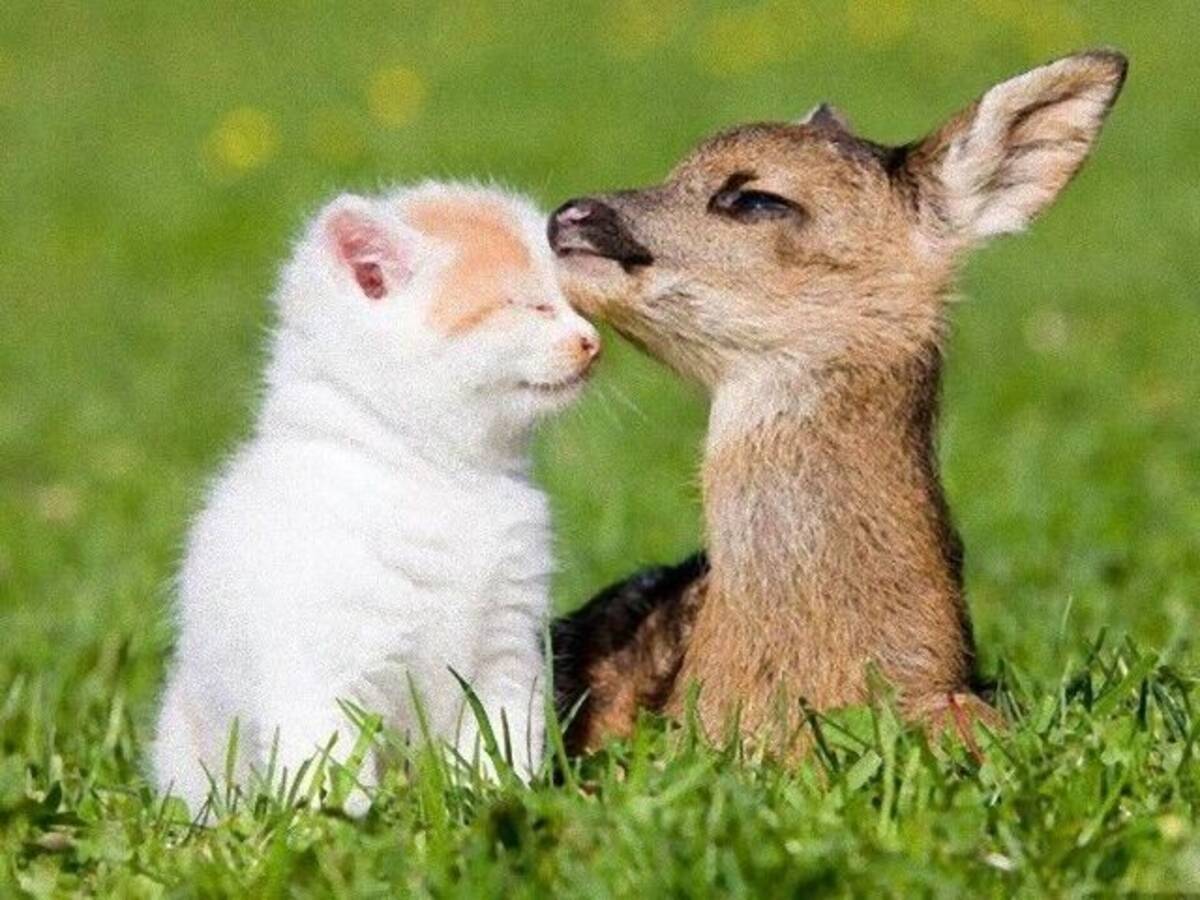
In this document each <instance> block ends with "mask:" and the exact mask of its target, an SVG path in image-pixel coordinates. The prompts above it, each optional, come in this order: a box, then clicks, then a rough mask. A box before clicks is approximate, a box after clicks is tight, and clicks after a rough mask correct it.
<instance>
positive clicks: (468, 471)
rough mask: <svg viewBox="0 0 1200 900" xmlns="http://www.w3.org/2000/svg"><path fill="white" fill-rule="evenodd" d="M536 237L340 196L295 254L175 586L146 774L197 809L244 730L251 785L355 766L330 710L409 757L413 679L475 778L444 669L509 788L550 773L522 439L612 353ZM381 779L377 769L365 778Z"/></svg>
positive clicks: (535, 534)
mask: <svg viewBox="0 0 1200 900" xmlns="http://www.w3.org/2000/svg"><path fill="white" fill-rule="evenodd" d="M543 222H544V219H543V217H542V215H541V214H540V213H539V212H538V211H537V210H536V209H534V208H533V207H532V206H531V205H530V204H529V203H527V202H526V201H524V200H522V199H520V198H517V197H514V196H511V195H507V194H503V193H500V192H497V191H494V190H485V189H481V188H474V187H465V186H456V185H437V184H428V185H423V186H420V187H417V188H412V189H405V190H399V191H396V192H395V193H392V194H390V195H387V196H384V197H380V198H374V199H367V198H362V197H355V196H343V197H340V198H339V199H337V200H335V201H334V202H333V203H332V204H330V205H329V207H328V208H326V209H325V210H324V211H322V212H321V213H320V214H319V215H318V216H317V217H316V219H315V221H314V222H313V223H312V225H311V226H310V227H309V229H308V230H307V232H306V233H305V235H304V236H303V238H302V239H301V241H300V243H299V245H298V246H297V248H296V251H295V253H294V256H293V258H292V260H291V262H290V264H289V265H288V266H287V267H286V268H285V270H284V272H283V276H282V283H281V285H280V288H279V290H278V294H277V300H278V305H279V326H278V328H277V329H276V331H275V333H274V337H273V340H272V346H271V358H270V363H269V365H268V368H267V378H266V389H265V396H264V398H263V406H262V411H261V413H260V415H259V417H258V421H257V427H256V429H255V432H254V436H253V437H252V438H251V439H250V440H249V441H248V442H247V443H246V444H245V445H244V446H243V447H241V449H240V450H239V451H238V452H237V453H236V454H235V455H234V457H233V458H232V460H231V461H230V462H229V464H228V465H227V466H226V467H225V470H224V472H223V474H221V476H220V477H219V478H218V479H217V481H216V483H215V484H214V485H213V487H212V490H211V492H210V493H209V496H208V499H207V502H206V503H205V505H204V509H203V511H202V512H201V513H200V516H199V518H198V519H197V520H196V522H195V524H194V526H193V528H192V530H191V534H190V536H189V539H188V542H187V550H186V557H185V559H184V563H183V568H182V571H181V573H180V580H179V601H178V615H179V641H178V648H177V651H176V655H175V661H174V666H173V668H172V671H171V673H170V677H169V680H168V683H167V687H166V692H165V695H164V700H163V707H162V712H161V716H160V719H159V724H158V733H157V739H156V743H155V747H154V752H153V765H154V774H155V777H156V780H157V783H158V785H159V787H160V789H162V790H163V791H166V790H167V789H168V788H170V789H171V790H172V791H173V792H174V794H175V795H176V796H182V797H183V799H184V800H186V801H187V802H188V804H189V806H190V807H191V808H192V810H193V811H195V810H197V809H198V808H199V807H200V805H201V804H202V803H203V801H204V798H205V797H206V796H207V793H208V790H209V780H208V776H207V775H206V774H205V768H207V770H208V772H209V773H211V774H212V775H213V777H218V776H219V775H220V774H221V773H222V772H223V770H224V759H225V753H226V747H227V741H228V736H229V733H230V727H231V725H232V722H233V720H234V718H235V717H236V718H237V720H238V722H239V731H240V734H239V745H240V749H241V752H240V754H239V758H238V765H237V777H238V778H239V779H244V778H246V777H247V776H248V775H249V773H250V770H251V769H252V768H253V769H257V770H258V771H259V772H260V773H261V772H263V771H264V770H265V766H266V763H267V760H268V756H269V755H270V753H271V748H272V742H273V738H274V735H275V732H276V729H278V757H277V766H286V767H287V770H288V772H289V773H290V774H292V775H294V774H295V773H296V771H297V769H298V767H299V766H300V764H301V762H302V761H303V760H306V759H309V758H310V757H313V756H314V755H315V754H316V753H317V752H318V751H319V749H320V748H321V747H323V746H324V745H325V744H326V743H327V742H328V740H329V739H330V737H331V736H332V735H333V734H335V733H338V734H339V736H338V739H337V742H336V744H335V749H334V751H333V753H332V756H333V757H334V758H335V759H344V758H345V756H346V755H347V754H348V753H349V751H350V749H351V747H352V746H353V744H354V741H355V737H356V735H355V733H354V729H353V727H351V726H350V723H349V722H348V721H347V720H346V718H345V716H344V714H343V713H342V711H341V710H340V708H339V705H338V700H339V699H346V700H350V701H352V702H354V703H357V704H359V705H361V706H362V707H364V708H366V709H368V710H372V711H375V712H379V713H381V714H382V715H383V716H384V717H385V722H386V724H387V725H388V726H390V727H391V728H394V729H396V730H398V731H400V732H401V733H406V732H407V733H409V734H411V735H414V736H416V734H417V732H418V729H417V723H416V717H415V713H414V709H413V706H412V703H411V702H410V696H411V692H410V688H409V681H408V679H409V678H410V677H411V679H412V681H413V683H414V684H415V685H416V688H417V690H418V692H419V695H420V697H421V699H422V702H423V705H424V707H425V711H426V713H427V714H428V717H429V724H430V727H431V729H432V730H433V732H434V733H435V734H436V735H437V736H438V737H440V738H442V739H445V740H447V741H449V742H451V743H454V742H457V747H458V749H459V751H460V752H461V753H462V754H463V755H464V756H465V757H466V758H468V759H471V758H472V757H473V756H474V754H475V753H476V748H477V738H478V731H477V726H476V721H475V718H474V717H473V716H472V715H471V712H470V710H469V709H467V710H465V714H464V700H465V697H464V693H463V691H462V689H461V688H460V686H459V685H458V683H457V682H456V681H455V679H454V677H453V676H452V674H451V672H450V669H451V668H453V670H454V671H456V672H458V673H459V674H461V675H462V676H463V677H464V678H465V679H466V680H467V681H469V682H470V683H471V684H472V686H473V687H474V690H475V691H476V692H477V693H478V695H479V697H480V699H481V701H482V702H483V705H484V707H485V708H486V710H487V712H488V714H489V718H490V720H491V722H492V724H493V726H494V727H495V729H496V731H497V733H498V734H499V733H500V722H501V710H503V714H504V718H505V720H506V721H507V724H508V730H509V733H510V735H511V739H512V746H513V753H514V757H515V762H516V764H517V766H518V770H519V771H521V772H523V773H525V774H528V773H530V772H532V771H534V770H536V769H537V767H538V765H539V764H540V762H541V759H542V747H543V733H542V731H543V705H542V704H543V686H544V679H543V672H542V668H543V666H542V661H543V658H542V651H541V635H542V626H543V623H544V621H545V619H546V616H547V614H548V587H549V580H550V573H551V548H550V523H549V517H548V511H547V505H546V499H545V497H544V496H543V494H542V493H541V492H540V491H539V490H538V489H537V488H536V487H535V486H534V485H533V484H532V483H531V481H530V478H529V453H528V447H529V439H530V433H531V429H532V427H533V425H534V423H535V421H536V420H537V419H538V418H539V417H540V416H541V415H543V414H545V413H547V412H549V411H551V410H555V409H558V408H561V407H563V406H565V405H566V404H567V403H568V402H569V401H570V400H571V399H572V398H573V397H574V396H575V394H576V393H577V392H578V389H579V385H580V384H581V381H582V379H583V376H584V375H585V374H586V372H587V370H588V367H589V366H590V364H591V362H592V360H593V358H594V357H595V355H596V352H597V350H598V348H599V338H598V336H597V334H596V331H595V329H593V328H592V326H591V325H589V324H588V323H587V322H586V321H584V320H583V319H582V318H580V317H579V316H578V315H576V314H575V313H574V312H573V311H572V310H571V309H570V308H569V307H568V306H567V304H566V301H565V300H564V299H563V297H562V295H561V293H560V292H559V289H558V286H557V284H556V281H555V278H554V273H553V263H552V259H551V256H550V253H549V250H548V248H547V245H546V241H545V239H544V237H543V227H544V226H543ZM277 771H278V768H277ZM376 774H377V773H376V772H375V762H374V760H369V761H368V764H367V765H366V766H364V771H363V772H362V773H361V774H360V780H361V781H363V782H364V783H367V784H370V783H372V781H373V779H374V778H375V777H376ZM350 806H351V807H352V808H353V809H354V811H356V812H360V811H363V810H364V809H365V806H366V798H365V797H364V796H363V795H362V794H361V793H359V794H358V795H357V796H355V797H352V798H351V803H350Z"/></svg>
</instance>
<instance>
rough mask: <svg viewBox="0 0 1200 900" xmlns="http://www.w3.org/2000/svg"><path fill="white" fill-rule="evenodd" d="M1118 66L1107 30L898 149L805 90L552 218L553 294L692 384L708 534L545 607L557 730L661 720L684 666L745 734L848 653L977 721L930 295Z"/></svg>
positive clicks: (709, 721)
mask: <svg viewBox="0 0 1200 900" xmlns="http://www.w3.org/2000/svg"><path fill="white" fill-rule="evenodd" d="M1126 66H1127V61H1126V59H1125V57H1124V56H1122V55H1121V54H1119V53H1116V52H1113V51H1108V50H1099V51H1093V52H1086V53H1081V54H1077V55H1074V56H1069V57H1066V58H1063V59H1060V60H1057V61H1055V62H1052V63H1050V64H1048V65H1044V66H1042V67H1040V68H1036V69H1033V70H1032V71H1029V72H1026V73H1025V74H1022V75H1020V76H1017V77H1015V78H1012V79H1011V80H1008V81H1005V82H1003V83H1000V84H998V85H996V86H995V87H993V88H991V89H990V90H989V91H987V93H985V94H984V95H983V96H982V97H981V98H980V99H979V100H977V101H976V102H974V103H972V104H971V105H970V106H968V107H967V108H965V109H963V110H962V111H961V112H959V113H958V114H957V115H955V116H954V117H952V118H951V119H949V120H948V121H947V122H946V123H945V124H943V125H942V126H941V127H939V128H938V129H937V130H936V131H934V132H933V133H932V134H931V135H929V136H928V137H926V138H924V139H923V140H919V141H916V142H914V143H911V144H907V145H904V146H900V147H889V146H882V145H880V144H876V143H873V142H871V141H869V140H865V139H863V138H861V137H858V136H856V135H855V134H854V133H853V132H852V131H851V130H850V128H849V126H848V125H847V123H846V121H845V119H844V118H843V117H842V116H841V115H840V114H839V113H837V112H836V111H835V110H833V109H832V108H831V107H829V106H827V105H824V104H823V105H821V106H819V107H817V108H816V109H815V110H813V111H812V112H811V113H810V114H809V115H808V117H807V118H805V119H804V120H803V121H800V122H797V123H790V124H753V125H745V126H742V127H737V128H734V129H732V130H729V131H726V132H724V133H722V134H718V135H717V136H715V137H713V138H711V139H709V140H706V141H704V142H703V143H702V144H700V146H699V147H697V148H696V149H695V150H694V151H693V152H692V153H690V154H689V155H688V156H687V157H686V158H685V159H684V160H683V161H682V162H681V163H680V164H679V165H678V166H677V167H676V168H675V170H674V171H673V172H672V173H671V174H670V176H669V177H668V178H667V180H666V181H665V182H663V183H662V184H658V185H655V186H652V187H647V188H643V189H639V190H628V191H620V192H616V193H610V194H601V195H595V196H591V197H586V198H581V199H576V200H572V201H570V202H568V203H566V204H564V205H563V206H562V207H560V208H559V209H558V210H557V211H556V212H555V213H554V214H553V215H552V217H551V219H550V222H549V226H548V236H549V240H550V244H551V246H552V247H553V249H554V251H555V253H556V254H557V256H558V260H559V275H560V281H561V283H562V284H563V286H564V289H565V291H566V292H567V295H568V298H569V299H570V300H571V301H572V302H573V303H574V304H575V305H576V306H577V307H578V308H580V309H581V310H582V311H583V312H584V313H585V314H590V315H594V316H598V317H600V318H602V319H604V320H606V321H607V322H609V323H610V324H611V325H612V326H613V327H614V328H615V329H616V330H617V331H619V332H620V333H622V334H623V335H625V336H626V337H627V338H629V339H630V340H632V341H633V342H635V343H637V344H639V345H641V346H642V347H643V348H644V349H646V350H647V351H648V352H649V353H651V354H652V355H654V356H656V357H658V358H659V359H661V360H663V361H664V362H666V363H667V364H668V365H669V366H671V367H672V368H673V369H675V370H676V371H677V372H679V373H680V374H682V375H683V376H685V377H689V378H692V379H695V380H698V381H699V382H701V383H702V384H703V385H704V386H705V387H706V388H707V389H708V390H709V391H710V393H711V396H712V409H711V415H710V421H709V432H708V437H707V444H706V447H705V453H704V461H703V466H702V489H703V500H704V524H705V541H706V545H707V554H706V555H703V554H702V555H698V556H697V557H695V558H693V559H691V560H689V561H687V562H686V563H684V564H682V565H680V566H676V567H673V568H663V569H656V570H652V571H650V572H646V573H641V574H640V575H637V576H635V577H634V578H633V579H631V580H629V581H627V582H625V583H623V584H618V585H616V586H614V587H612V588H610V589H609V590H607V591H605V592H604V593H602V594H601V595H599V596H598V597H596V598H595V599H593V600H592V601H591V602H590V603H589V604H587V605H586V606H585V607H583V608H582V609H581V610H579V611H578V612H576V613H574V614H573V615H570V616H567V617H565V618H564V619H562V620H560V621H559V622H557V623H556V624H555V627H554V634H553V638H554V641H555V653H556V666H555V668H556V679H557V683H558V689H559V702H560V706H561V708H562V709H563V710H564V711H565V710H567V709H570V708H572V707H574V706H575V705H576V704H577V703H579V702H580V700H581V698H583V699H582V703H581V705H580V706H579V709H578V713H577V715H576V718H575V719H574V721H573V722H572V723H571V726H570V729H569V732H568V737H569V742H570V744H571V745H572V748H573V749H576V750H578V749H583V748H588V747H593V746H595V745H596V744H598V743H599V742H600V741H601V740H602V739H603V738H605V737H606V736H608V735H619V734H623V733H626V732H628V731H629V729H630V728H631V727H632V724H633V721H634V718H635V716H636V713H637V710H638V709H639V708H643V707H644V708H648V709H653V710H660V711H663V712H665V713H667V714H669V715H672V714H674V715H677V714H678V713H680V712H681V710H682V706H683V701H684V696H685V692H686V689H687V685H688V684H689V683H692V682H697V683H699V685H700V693H699V700H698V704H699V706H698V711H699V714H700V719H701V722H702V724H703V725H704V727H705V729H706V730H707V731H709V732H710V733H712V732H713V731H714V730H715V729H718V728H720V727H721V726H722V724H723V723H725V722H727V721H729V717H730V716H732V715H734V714H735V713H736V714H738V715H739V716H740V724H741V727H742V728H743V729H746V730H747V731H748V732H750V733H752V734H755V733H756V734H758V735H759V736H762V737H766V731H767V729H768V727H769V726H770V724H771V722H772V720H773V718H774V712H775V711H776V710H778V709H780V708H783V709H785V710H786V709H788V708H791V709H793V710H794V709H796V708H797V706H798V703H797V701H798V700H800V699H801V698H803V699H804V700H806V701H807V702H808V703H809V704H811V706H812V707H814V708H816V709H828V708H832V707H837V706H841V705H845V704H851V703H855V702H861V701H862V700H864V699H866V698H867V696H868V678H867V671H868V668H869V665H875V666H877V667H878V669H879V670H880V671H881V673H882V674H883V675H884V676H885V677H886V678H887V679H888V680H889V681H890V682H891V683H892V685H893V686H894V687H895V689H896V692H897V699H898V702H899V704H900V707H901V709H902V711H903V712H904V714H905V715H907V716H908V717H910V718H912V719H914V720H916V721H919V722H923V723H926V724H929V725H931V726H935V727H936V726H938V725H940V724H942V723H944V722H948V721H955V722H956V723H957V724H958V725H959V727H960V729H962V728H965V723H967V722H968V720H969V719H970V718H971V717H975V718H982V719H984V720H990V719H993V717H994V716H995V713H994V711H993V710H992V709H991V707H989V706H988V705H987V704H986V703H985V702H984V701H983V700H982V699H980V698H979V697H978V696H976V694H975V693H974V692H973V691H972V684H973V670H974V647H973V642H972V636H971V627H970V619H969V617H968V612H967V609H966V605H965V602H964V598H963V586H962V546H961V544H960V542H959V539H958V536H957V534H956V532H955V530H954V528H953V525H952V523H951V521H950V516H949V513H948V510H947V507H946V502H945V499H944V496H943V492H942V486H941V483H940V479H939V475H938V463H937V456H936V451H935V439H934V432H935V427H936V419H937V407H938V393H939V382H940V372H941V364H942V350H941V346H942V342H943V338H944V335H945V332H946V325H945V311H946V307H947V300H948V296H949V294H950V291H951V288H952V285H953V281H954V276H955V272H956V268H957V266H958V265H959V262H960V260H962V258H963V256H964V255H965V251H966V250H968V249H970V248H972V247H974V246H976V245H978V244H979V243H981V242H982V241H983V240H984V239H986V238H990V237H992V236H993V235H998V234H1004V233H1010V232H1017V231H1020V230H1022V229H1023V228H1024V227H1025V226H1026V225H1027V224H1028V223H1029V222H1030V220H1032V219H1033V218H1034V217H1035V216H1036V215H1037V214H1039V213H1040V212H1041V211H1042V210H1043V209H1045V208H1046V207H1047V206H1048V205H1049V204H1050V203H1051V201H1053V200H1054V198H1055V197H1056V196H1057V195H1058V193H1059V192H1060V191H1061V190H1062V189H1063V187H1064V186H1065V185H1066V184H1067V183H1068V181H1070V179H1071V178H1072V176H1073V175H1074V174H1075V173H1076V171H1077V170H1078V169H1079V167H1080V165H1081V164H1082V163H1083V161H1084V159H1085V158H1086V157H1087V155H1088V153H1089V151H1090V150H1091V148H1092V145H1093V144H1094V142H1095V140H1096V138H1097V135H1098V134H1099V131H1100V128H1101V126H1102V124H1103V122H1104V120H1105V117H1106V115H1107V113H1108V111H1109V109H1110V108H1111V106H1112V104H1113V103H1114V101H1115V100H1116V98H1117V95H1118V94H1119V92H1120V90H1121V86H1122V83H1123V81H1124V78H1125V72H1126ZM781 699H782V700H784V701H788V702H789V703H790V704H791V706H790V707H788V706H787V705H785V704H782V703H781ZM789 715H792V714H789ZM791 721H792V725H789V726H788V728H789V733H790V734H792V735H793V737H794V734H795V732H794V730H793V726H794V725H795V724H796V723H797V721H798V720H797V719H794V718H793V719H792V720H791ZM785 724H787V722H786V721H785ZM968 739H969V732H968Z"/></svg>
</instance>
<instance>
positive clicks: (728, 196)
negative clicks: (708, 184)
mask: <svg viewBox="0 0 1200 900" xmlns="http://www.w3.org/2000/svg"><path fill="white" fill-rule="evenodd" d="M708 210H709V212H715V213H719V214H721V215H724V216H728V217H729V218H731V219H737V220H739V221H744V222H758V221H762V220H764V219H782V218H785V217H789V216H803V215H804V210H803V209H802V208H801V207H800V205H799V204H798V203H793V202H792V201H791V200H789V199H787V198H786V197H781V196H779V195H778V194H772V193H769V192H768V191H744V190H740V189H732V190H730V189H725V190H720V191H717V193H715V194H713V196H712V199H710V200H709V201H708Z"/></svg>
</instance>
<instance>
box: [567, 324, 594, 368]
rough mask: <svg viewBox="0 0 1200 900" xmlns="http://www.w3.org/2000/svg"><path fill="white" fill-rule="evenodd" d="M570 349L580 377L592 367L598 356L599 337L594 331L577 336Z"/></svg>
mask: <svg viewBox="0 0 1200 900" xmlns="http://www.w3.org/2000/svg"><path fill="white" fill-rule="evenodd" d="M571 349H572V351H573V352H574V355H575V361H576V364H577V365H578V366H579V373H580V374H581V375H582V374H583V373H584V372H586V371H587V370H588V369H590V368H591V367H592V363H594V362H595V361H596V357H597V356H599V355H600V335H598V334H596V333H595V332H594V331H593V332H591V333H588V334H581V335H578V336H577V337H576V338H575V342H574V346H573V347H572V348H571Z"/></svg>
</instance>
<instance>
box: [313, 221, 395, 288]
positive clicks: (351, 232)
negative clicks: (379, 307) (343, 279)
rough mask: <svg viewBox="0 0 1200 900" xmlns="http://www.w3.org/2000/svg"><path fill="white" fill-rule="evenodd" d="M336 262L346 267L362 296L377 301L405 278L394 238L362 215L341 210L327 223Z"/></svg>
mask: <svg viewBox="0 0 1200 900" xmlns="http://www.w3.org/2000/svg"><path fill="white" fill-rule="evenodd" d="M328 227H329V236H330V238H331V239H332V241H333V246H334V251H335V253H336V254H337V258H338V260H339V261H340V262H341V263H343V264H344V265H346V266H347V267H349V269H350V271H351V272H352V273H353V274H354V280H355V281H356V282H357V283H358V286H359V288H360V289H361V290H362V292H363V294H365V295H366V296H367V297H370V298H371V299H372V300H381V299H383V298H384V297H386V296H387V295H388V292H389V290H390V289H391V288H394V287H396V286H397V285H398V284H399V283H400V282H401V281H403V279H405V278H407V276H408V267H407V265H406V264H405V260H404V255H403V254H402V252H401V249H400V246H399V241H398V239H397V238H396V237H395V236H394V235H392V234H390V233H389V232H388V231H387V229H386V227H385V226H384V225H383V224H381V223H379V222H376V221H373V220H372V219H370V218H367V217H366V216H364V215H362V214H360V213H357V212H353V211H350V210H343V211H340V212H337V213H334V215H333V216H332V217H331V218H330V220H329V225H328Z"/></svg>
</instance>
